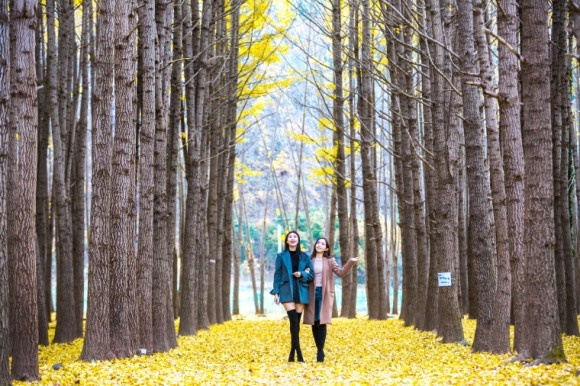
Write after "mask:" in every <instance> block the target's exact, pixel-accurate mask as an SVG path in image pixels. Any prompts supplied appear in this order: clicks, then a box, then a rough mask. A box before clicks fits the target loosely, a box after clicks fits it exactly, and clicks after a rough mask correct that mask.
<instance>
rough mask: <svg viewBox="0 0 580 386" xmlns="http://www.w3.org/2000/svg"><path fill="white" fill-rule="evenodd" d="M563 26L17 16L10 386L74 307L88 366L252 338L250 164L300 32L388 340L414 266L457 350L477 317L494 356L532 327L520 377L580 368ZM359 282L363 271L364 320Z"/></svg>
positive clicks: (2, 187) (9, 47)
mask: <svg viewBox="0 0 580 386" xmlns="http://www.w3.org/2000/svg"><path fill="white" fill-rule="evenodd" d="M552 5H553V6H552V9H548V4H547V3H545V2H543V1H540V0H522V1H520V2H519V11H518V3H517V2H516V1H515V0H498V2H497V4H492V3H486V2H484V1H480V0H457V1H451V0H426V1H421V0H417V1H413V2H404V1H400V0H394V1H381V2H377V3H373V2H370V1H369V0H351V1H349V2H345V1H342V0H332V2H331V7H328V6H327V4H325V3H322V2H317V1H310V2H295V3H290V8H287V7H285V6H283V5H281V4H278V5H276V6H273V5H271V4H269V2H267V1H245V2H242V1H241V0H232V1H228V2H226V1H225V0H205V1H203V2H202V1H197V0H185V1H162V0H142V1H139V2H137V1H124V0H100V1H99V2H95V3H93V2H92V1H82V2H79V1H77V2H73V1H72V0H47V1H46V2H44V3H42V4H40V3H39V2H38V1H34V0H10V1H8V0H0V58H1V59H2V60H0V95H1V96H2V98H0V140H1V142H0V286H2V287H1V288H0V384H2V385H3V384H9V383H10V378H11V377H12V378H16V379H23V380H29V381H32V380H36V379H38V378H39V370H38V345H39V344H48V343H49V342H48V321H49V320H50V317H51V311H53V310H54V309H56V331H55V336H54V342H55V343H64V342H70V341H72V340H74V339H76V338H78V337H82V336H83V334H84V344H83V350H82V354H81V358H82V359H83V360H88V361H92V360H103V359H111V358H124V357H128V356H131V355H133V354H134V353H135V352H137V350H138V349H141V348H143V349H146V350H147V351H149V352H163V351H167V350H169V349H170V348H172V347H175V345H176V344H177V341H176V331H175V327H174V318H176V317H179V318H180V323H179V331H177V333H179V334H180V335H191V334H195V333H196V332H197V331H198V330H199V329H202V328H208V326H209V325H211V324H213V323H221V322H223V321H226V320H229V319H230V318H231V309H230V300H229V299H230V292H231V290H232V286H233V288H234V291H235V290H236V286H237V285H238V283H237V282H236V280H237V278H239V275H238V273H237V272H236V271H235V270H236V269H239V251H240V248H241V244H242V236H241V235H242V233H243V229H244V227H247V221H246V220H245V218H244V216H246V211H245V209H243V207H244V205H243V201H242V199H240V198H239V196H240V195H235V194H234V193H235V189H234V188H235V186H236V184H235V182H236V177H239V174H238V175H237V176H236V169H235V165H236V149H237V147H238V146H239V143H238V141H239V139H240V138H241V137H243V136H244V134H245V132H246V131H245V130H247V129H248V127H249V126H250V125H252V123H247V122H249V121H250V115H255V114H256V113H259V108H258V107H256V105H259V103H256V104H255V105H254V106H253V110H251V114H250V113H249V111H250V108H249V106H251V105H252V101H255V100H256V98H257V97H258V96H260V95H263V94H267V93H269V92H270V91H272V90H273V89H275V88H276V87H279V86H282V85H283V83H280V84H276V81H273V80H271V79H266V77H265V75H264V73H263V72H262V70H261V68H262V67H260V65H261V64H271V63H272V62H273V61H274V59H275V58H276V57H278V58H279V54H280V52H279V51H281V50H278V48H281V47H282V45H281V44H280V42H281V37H282V36H283V35H284V34H285V33H286V32H287V31H286V30H285V27H286V24H284V23H286V22H287V16H288V15H289V14H290V15H295V17H296V18H302V19H306V20H308V23H309V24H310V25H311V26H314V27H316V28H318V31H317V39H321V40H322V41H323V42H328V43H330V44H328V45H325V47H326V52H324V55H319V56H316V57H315V56H311V59H313V61H314V62H317V61H318V60H319V63H321V64H322V65H321V67H324V71H320V69H319V68H312V67H311V68H307V69H305V70H304V72H305V73H306V72H309V73H311V74H313V75H312V76H305V78H307V79H309V80H308V81H309V82H310V83H311V84H312V85H314V90H315V92H314V93H313V94H314V95H316V97H317V98H316V99H317V105H316V106H311V107H312V109H310V111H311V114H312V115H314V116H316V117H317V118H318V119H319V120H320V122H327V123H328V122H329V124H327V125H323V126H324V127H326V129H325V130H327V131H328V132H329V133H331V136H332V139H331V140H330V141H329V142H331V143H330V147H329V149H327V150H328V151H327V156H326V158H325V159H324V160H321V164H322V166H325V163H328V165H326V166H330V168H328V169H326V170H327V172H326V174H325V175H326V178H327V181H328V183H329V186H330V187H331V189H330V193H331V194H330V197H329V203H328V207H327V208H326V209H327V211H328V213H329V214H328V221H327V230H326V236H327V237H328V238H329V240H330V241H331V243H333V244H334V243H335V240H337V244H338V245H339V247H340V251H341V256H342V257H343V258H344V259H348V257H350V256H354V255H356V254H357V251H358V245H359V238H360V236H359V229H358V224H359V221H360V222H362V224H363V226H364V238H363V240H364V241H363V242H362V245H363V246H364V266H365V278H366V288H367V299H368V313H369V318H371V319H386V318H387V313H388V312H389V311H394V312H397V311H398V310H397V309H391V305H390V303H389V298H390V295H389V293H388V290H389V281H390V277H391V275H392V276H393V278H395V279H396V278H397V277H398V274H397V272H396V267H397V264H390V263H389V261H391V260H392V261H396V260H397V254H398V250H399V248H400V251H401V255H402V260H403V299H404V302H403V305H402V309H401V317H402V318H403V319H404V320H405V322H406V324H407V325H413V326H415V327H417V328H419V329H425V330H436V331H437V334H438V335H439V336H440V337H442V340H443V342H457V341H461V340H463V331H462V327H461V317H462V315H463V313H464V312H469V314H470V315H471V316H473V317H476V318H477V320H478V323H477V330H476V338H475V342H474V346H473V347H474V350H475V351H491V352H498V353H499V352H507V351H509V350H510V340H509V326H510V322H512V323H513V324H514V325H515V342H514V349H515V350H516V351H517V352H518V353H519V356H520V358H534V359H536V360H537V361H539V362H541V361H548V362H551V361H561V360H565V356H564V351H563V348H562V342H561V339H560V333H561V332H562V331H564V332H566V333H568V334H577V333H578V327H577V321H576V313H577V311H576V310H577V304H576V303H577V299H578V297H577V296H576V281H575V272H576V265H575V259H574V254H573V251H574V250H575V249H576V248H573V245H576V244H575V243H576V242H578V239H579V238H578V237H576V235H577V224H578V221H577V219H578V216H577V213H578V211H577V208H578V205H577V203H578V198H577V197H578V192H579V191H580V190H578V191H575V190H570V188H569V187H570V186H574V187H576V185H573V184H572V183H573V182H574V179H573V178H572V177H573V176H574V175H575V170H577V169H578V165H579V162H578V157H577V152H576V149H577V140H576V137H575V135H574V133H575V131H574V130H573V123H574V120H573V119H572V109H571V96H570V90H571V89H572V86H571V79H572V76H571V74H572V62H571V60H572V57H573V55H571V52H572V51H571V48H570V47H571V42H573V36H572V35H569V31H570V29H569V28H567V27H568V21H569V20H570V17H571V18H572V19H573V18H574V17H576V16H577V14H576V13H574V12H575V11H574V10H575V9H576V8H574V7H569V4H568V3H567V1H566V0H557V1H554V2H553V3H552ZM568 10H571V11H569V12H570V13H569V12H568ZM275 11H276V12H278V13H277V14H274V13H275ZM284 12H289V13H284ZM518 12H519V13H518ZM327 21H328V23H326V22H327ZM520 21H521V22H520ZM79 25H80V27H79ZM571 31H574V30H573V29H572V30H571ZM550 37H551V40H550ZM317 39H313V40H314V41H316V40H317ZM292 44H295V42H293V43H292ZM322 45H323V46H324V44H322ZM306 52H307V55H311V54H310V51H306ZM317 53H320V51H319V52H317ZM495 53H497V54H498V56H497V58H495V57H494V55H495ZM317 58H321V59H317ZM325 71H326V72H325ZM314 74H325V75H328V78H330V79H331V82H330V83H331V84H332V85H331V86H330V87H328V81H327V80H325V79H322V80H321V79H320V78H317V76H314ZM304 75H305V74H304ZM304 94H305V95H304V99H305V100H306V99H307V98H306V94H307V93H306V92H305V93H304ZM321 106H322V107H321ZM306 107H307V106H304V108H306ZM547 112H551V115H548V114H547ZM254 123H255V122H254ZM302 134H304V132H302ZM302 141H303V140H301V142H300V143H302ZM302 150H303V147H302V145H300V147H299V151H298V152H297V154H296V156H297V157H296V158H295V160H296V164H297V165H300V164H301V162H302V159H303V158H302ZM269 168H270V170H271V171H272V174H271V176H270V177H271V178H272V179H271V184H272V185H271V186H273V188H272V191H273V193H274V194H275V195H276V199H275V201H276V202H277V209H278V210H279V212H280V213H281V214H283V216H282V217H283V218H284V226H285V227H288V228H292V227H294V228H296V227H297V225H298V212H299V209H300V208H303V209H304V210H305V211H306V210H307V208H308V207H307V198H306V194H305V193H304V189H305V184H304V176H303V174H302V173H301V168H300V167H298V171H299V173H298V174H297V175H296V180H297V181H298V182H297V184H296V195H295V197H296V198H297V199H296V204H295V213H296V215H295V221H294V224H292V222H291V221H290V219H289V217H288V215H287V213H286V208H285V205H284V201H283V199H282V196H283V195H284V194H285V193H286V192H284V191H283V189H282V188H281V187H280V184H279V182H280V181H279V180H278V178H277V177H276V167H275V164H274V163H273V162H272V161H271V160H270V162H269ZM391 179H393V180H394V184H391ZM243 185H244V184H243V183H242V182H241V181H240V180H238V184H237V186H238V187H239V190H238V192H240V193H242V194H241V196H242V197H243V196H244V195H243ZM385 187H389V188H391V189H392V191H393V192H395V194H394V195H393V194H390V193H389V189H386V188H385ZM395 196H396V201H397V203H398V207H397V208H396V210H395V205H393V203H394V202H395ZM234 199H235V201H236V202H237V203H238V205H236V206H234V205H232V204H233V203H234ZM273 200H274V199H273ZM268 201H269V198H266V202H268ZM359 201H360V202H361V203H362V204H359ZM300 203H302V205H301V204H300ZM235 207H238V208H239V210H238V212H237V215H236V213H235V211H234V208H235ZM360 207H362V208H363V213H362V216H363V218H362V221H361V219H360V217H359V210H358V208H360ZM235 217H237V218H236V219H235V221H234V218H235ZM267 217H268V212H267V210H264V212H263V218H264V223H265V219H266V218H267ZM396 221H398V226H399V229H400V232H396V230H395V228H396V226H395V225H394V224H395V222H396ZM234 222H236V223H237V224H238V226H237V228H236V229H235V230H234V227H233V224H234ZM335 223H336V224H337V226H336V227H335V226H334V224H335ZM243 224H246V225H243ZM292 225H293V226H292ZM308 227H309V228H310V225H308ZM264 228H265V226H264ZM571 230H572V231H571ZM236 232H237V237H235V238H234V236H235V234H236ZM236 240H237V241H236ZM237 244H239V245H237ZM249 255H251V253H250V254H249ZM86 256H88V265H87V264H86V261H85V257H86ZM53 259H55V260H53ZM53 261H56V277H57V286H56V288H57V290H56V303H55V304H52V294H51V289H52V284H53V283H52V275H51V266H52V264H53ZM87 268H88V282H87V283H85V282H84V273H85V270H86V269H87ZM391 268H392V269H391ZM232 269H234V272H233V274H232ZM443 272H449V273H451V278H452V285H451V286H449V287H438V285H437V276H438V273H443ZM232 277H233V279H234V283H233V285H232V283H231V279H232ZM262 283H263V280H262ZM354 284H356V272H353V275H352V276H349V277H346V278H344V279H343V286H342V287H343V291H344V292H343V296H342V304H341V307H340V308H341V315H343V316H346V317H355V315H356V308H355V299H356V285H354ZM397 287H398V284H397V283H396V282H395V285H394V288H395V289H396V288H397ZM85 288H86V289H87V292H88V301H87V304H86V325H83V321H84V319H85V312H84V309H85V304H84V303H85V302H84V297H83V292H84V289H85ZM262 292H263V289H262ZM394 298H395V299H396V298H398V295H397V294H395V296H394ZM395 307H396V302H395ZM262 308H263V307H262ZM9 356H11V357H12V360H11V362H10V363H11V369H9V368H8V363H9V360H8V358H9Z"/></svg>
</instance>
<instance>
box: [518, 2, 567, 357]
mask: <svg viewBox="0 0 580 386" xmlns="http://www.w3.org/2000/svg"><path fill="white" fill-rule="evenodd" d="M520 7H521V20H522V29H521V36H522V50H521V54H522V57H523V58H524V61H523V63H522V83H521V84H522V106H523V110H522V119H523V122H522V123H523V124H522V128H523V135H522V137H523V148H524V161H525V165H526V178H525V197H526V205H525V212H524V222H525V226H524V229H525V234H524V240H525V243H524V245H525V246H524V252H525V258H526V269H525V283H526V286H525V290H526V297H525V300H524V304H523V305H524V306H525V315H526V321H527V323H526V327H525V330H524V331H523V333H524V335H523V339H522V347H521V351H520V353H519V356H520V357H521V358H522V359H524V358H533V359H534V361H533V362H532V363H534V364H535V363H544V362H547V363H554V362H562V361H565V360H566V357H565V354H564V348H563V346H562V339H561V337H560V323H559V318H558V314H557V305H556V300H557V294H556V283H555V279H556V278H555V266H554V192H553V189H554V188H553V177H552V170H551V167H552V166H551V165H552V140H551V129H552V128H551V125H550V118H549V117H548V116H547V115H546V114H545V112H546V111H550V108H551V105H550V83H549V77H548V75H549V69H550V62H549V46H548V45H549V37H548V4H547V3H545V2H543V1H540V0H526V1H523V2H522V3H521V4H520ZM537 294H542V296H535V295H537Z"/></svg>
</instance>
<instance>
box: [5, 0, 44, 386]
mask: <svg viewBox="0 0 580 386" xmlns="http://www.w3.org/2000/svg"><path fill="white" fill-rule="evenodd" d="M9 21H10V15H9V11H8V0H0V57H2V58H6V60H5V61H3V62H1V63H0V385H2V386H4V385H10V368H9V357H10V325H9V323H8V322H9V319H10V315H9V311H10V297H9V295H8V290H9V287H8V283H9V277H10V275H9V269H8V258H9V257H8V237H7V236H8V222H7V219H8V215H7V209H8V206H7V198H8V184H7V182H8V179H7V176H8V166H9V165H8V164H9V159H8V155H9V154H8V137H9V136H8V109H9V108H10V106H9V103H10V102H9V101H10V99H9V92H10V61H9V60H10V56H9V55H10V48H9V36H10V35H9V28H10V27H9ZM43 312H44V310H42V309H39V313H43Z"/></svg>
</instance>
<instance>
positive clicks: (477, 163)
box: [458, 0, 509, 352]
mask: <svg viewBox="0 0 580 386" xmlns="http://www.w3.org/2000/svg"><path fill="white" fill-rule="evenodd" d="M458 16H459V18H460V19H461V20H462V22H461V23H459V42H460V44H459V45H460V51H459V57H460V65H461V70H462V72H463V76H462V82H461V91H462V95H463V126H464V130H465V152H466V162H467V164H466V166H467V182H468V192H469V226H468V229H469V233H468V237H469V244H470V249H471V253H472V256H471V257H472V259H473V262H474V266H473V268H474V271H475V275H474V277H475V284H476V289H477V327H476V330H475V338H474V342H473V351H475V352H479V351H489V352H502V351H503V350H505V347H506V345H509V324H505V325H501V326H498V325H495V324H494V319H493V316H494V312H493V310H494V305H495V298H496V288H497V274H496V272H497V248H496V240H495V224H494V216H493V215H494V213H493V207H492V203H491V201H490V200H489V197H491V183H490V179H489V174H490V171H489V162H488V160H487V145H486V136H485V126H484V123H485V121H484V120H483V116H482V114H481V111H482V110H483V108H482V107H483V106H482V105H481V103H482V101H483V95H482V92H481V88H480V87H478V86H477V85H476V82H478V81H479V79H478V77H477V76H476V75H475V74H476V73H477V72H478V70H479V68H478V65H477V60H478V56H477V50H476V47H475V41H474V16H473V5H472V2H471V0H460V1H459V2H458ZM498 327H501V328H502V330H501V331H498V330H494V328H498ZM496 333H501V334H502V335H504V333H505V338H507V340H506V341H503V342H498V343H499V344H498V346H494V345H493V343H495V339H493V335H494V334H496Z"/></svg>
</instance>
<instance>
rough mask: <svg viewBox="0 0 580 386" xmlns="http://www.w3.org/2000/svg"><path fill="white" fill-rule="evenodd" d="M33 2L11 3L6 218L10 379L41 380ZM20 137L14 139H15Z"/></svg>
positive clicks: (36, 104) (34, 16)
mask: <svg viewBox="0 0 580 386" xmlns="http://www.w3.org/2000/svg"><path fill="white" fill-rule="evenodd" d="M36 8H37V7H36V2H35V1H33V0H14V1H12V2H11V3H10V34H9V39H10V54H9V57H8V58H9V59H8V62H9V63H10V70H9V73H10V81H9V84H10V89H9V90H10V97H9V99H8V100H9V109H8V114H9V118H8V122H9V123H8V125H9V132H10V135H9V147H10V152H9V157H10V164H9V173H10V174H11V176H10V178H9V180H8V183H9V185H8V186H11V187H13V188H11V189H10V192H11V194H10V195H9V196H8V200H7V207H9V208H12V209H11V212H14V213H13V214H11V215H10V218H9V219H8V229H7V234H8V248H9V249H8V254H9V256H10V261H9V270H10V271H9V274H10V279H9V286H10V288H9V293H10V336H11V347H12V351H11V354H12V363H11V365H12V378H14V379H20V380H24V381H28V382H32V381H36V380H39V379H40V374H39V368H38V305H37V287H36V285H37V281H36V255H37V246H36V238H35V237H30V236H31V235H34V234H35V231H36V230H35V224H34V219H35V213H36V197H35V194H36V165H37V160H36V157H37V153H36V147H37V125H38V118H37V112H38V100H37V94H36V64H35V56H34V54H35V44H36V41H35V25H36ZM17 139H18V140H17Z"/></svg>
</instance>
